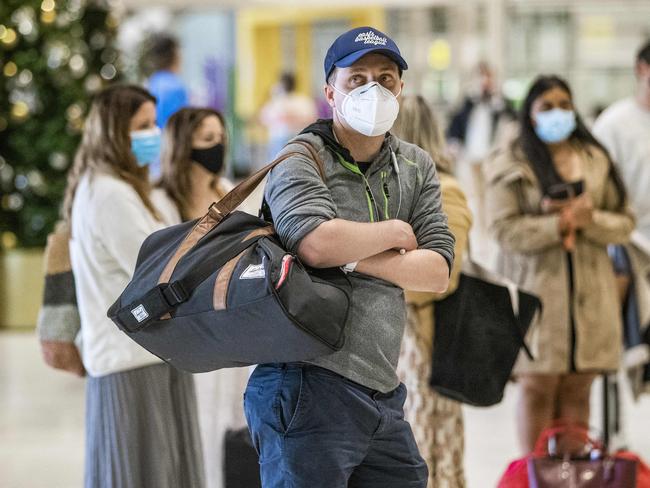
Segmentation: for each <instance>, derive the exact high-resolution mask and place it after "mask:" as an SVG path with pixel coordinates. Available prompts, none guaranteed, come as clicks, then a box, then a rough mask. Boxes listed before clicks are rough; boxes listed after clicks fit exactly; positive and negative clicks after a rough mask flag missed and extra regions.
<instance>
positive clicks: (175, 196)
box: [158, 108, 228, 220]
mask: <svg viewBox="0 0 650 488" xmlns="http://www.w3.org/2000/svg"><path fill="white" fill-rule="evenodd" d="M211 116H214V117H217V119H219V122H221V126H222V127H223V139H222V141H221V142H222V143H223V145H224V147H225V148H226V150H227V149H228V134H227V130H226V120H225V119H224V117H223V115H221V113H220V112H217V111H216V110H213V109H211V108H183V109H180V110H179V111H178V112H176V113H175V114H174V115H172V116H171V117H170V118H169V120H168V121H167V124H166V125H165V130H164V131H163V151H162V155H161V157H160V162H161V166H162V177H161V178H160V181H159V182H158V187H159V188H162V189H163V190H165V192H166V193H167V195H168V196H169V197H170V198H171V199H172V200H173V201H174V203H175V204H176V206H177V207H178V210H179V212H180V214H181V217H182V218H183V219H184V220H185V219H190V218H191V216H190V215H189V211H190V206H191V202H192V199H191V197H192V180H191V179H190V167H191V166H192V164H193V163H192V158H191V156H190V153H191V152H192V135H193V134H194V131H195V130H196V129H197V128H198V127H199V125H201V123H202V122H203V120H205V118H206V117H211ZM222 171H223V170H222ZM220 176H221V175H215V177H214V178H213V180H212V184H211V186H212V189H213V190H214V191H215V192H216V193H219V191H220V190H221V188H220V187H219V180H220ZM220 196H223V195H220Z"/></svg>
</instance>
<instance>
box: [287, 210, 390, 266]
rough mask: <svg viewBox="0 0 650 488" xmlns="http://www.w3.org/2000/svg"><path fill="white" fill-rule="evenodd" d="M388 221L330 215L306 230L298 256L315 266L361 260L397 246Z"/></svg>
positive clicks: (339, 264)
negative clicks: (359, 219)
mask: <svg viewBox="0 0 650 488" xmlns="http://www.w3.org/2000/svg"><path fill="white" fill-rule="evenodd" d="M395 240H396V239H395V232H394V231H393V230H392V227H391V221H384V222H377V223H362V222H352V221H349V220H343V219H333V220H329V221H327V222H324V223H322V224H321V225H319V226H318V227H316V228H315V229H314V230H313V231H311V232H310V233H309V234H307V235H306V236H305V237H304V238H303V239H302V241H301V242H300V245H299V246H298V257H299V258H300V259H301V260H302V261H303V262H304V263H306V264H307V265H309V266H312V267H314V268H330V267H335V266H343V265H344V264H348V263H352V262H355V261H361V260H362V259H365V258H367V257H369V256H374V255H376V254H379V253H382V252H384V251H386V250H387V249H392V248H393V247H396V246H397V244H396V242H395Z"/></svg>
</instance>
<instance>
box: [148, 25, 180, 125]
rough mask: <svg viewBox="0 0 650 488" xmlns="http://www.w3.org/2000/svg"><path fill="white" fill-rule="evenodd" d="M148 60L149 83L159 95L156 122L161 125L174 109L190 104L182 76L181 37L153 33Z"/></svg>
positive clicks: (154, 93)
mask: <svg viewBox="0 0 650 488" xmlns="http://www.w3.org/2000/svg"><path fill="white" fill-rule="evenodd" d="M146 62H147V64H148V65H149V66H150V69H151V70H152V71H153V74H152V75H151V76H150V77H149V80H148V83H147V84H148V87H149V91H150V92H151V93H152V94H153V96H155V97H156V100H157V104H156V111H157V119H156V124H157V125H158V127H160V128H161V129H162V128H163V127H164V126H165V123H166V122H167V119H168V118H169V117H171V115H172V114H173V113H174V112H176V111H177V110H179V109H181V108H183V107H186V106H187V105H188V97H187V90H186V89H185V86H184V85H183V80H182V79H181V77H180V76H179V72H180V68H181V56H180V46H179V44H178V40H177V39H176V38H174V37H172V36H169V35H166V34H159V35H156V36H154V37H152V38H151V40H150V41H149V48H148V50H147V55H146Z"/></svg>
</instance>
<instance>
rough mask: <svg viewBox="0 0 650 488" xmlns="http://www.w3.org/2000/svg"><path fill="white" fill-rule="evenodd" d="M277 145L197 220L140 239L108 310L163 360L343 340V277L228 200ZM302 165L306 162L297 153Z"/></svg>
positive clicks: (224, 361) (229, 362)
mask: <svg viewBox="0 0 650 488" xmlns="http://www.w3.org/2000/svg"><path fill="white" fill-rule="evenodd" d="M300 145H301V146H302V147H303V149H307V152H305V151H293V152H289V153H286V154H285V155H283V156H282V157H280V158H278V159H277V160H275V161H274V162H273V163H271V164H269V165H268V166H266V167H265V168H263V169H261V170H260V171H258V172H257V173H255V174H254V175H252V176H251V177H250V178H248V179H247V180H246V181H244V182H242V183H241V184H239V185H238V186H237V187H236V188H235V189H234V190H232V191H231V192H230V193H229V194H228V195H226V196H225V197H224V198H223V199H222V200H220V201H219V202H217V203H214V204H213V205H212V206H211V207H210V210H209V211H208V213H207V214H206V215H205V216H204V217H203V218H201V219H199V220H198V221H193V222H188V223H184V224H179V225H175V226H172V227H169V228H166V229H162V230H160V231H158V232H155V233H154V234H152V235H151V236H149V237H148V238H147V239H146V240H145V242H144V243H143V245H142V247H141V249H140V254H139V256H138V261H137V265H136V269H135V273H134V276H133V279H132V280H131V282H130V283H129V285H128V286H127V287H126V289H125V290H124V292H123V293H122V295H121V296H120V297H119V298H118V300H117V301H116V302H115V303H114V304H113V305H112V306H111V308H110V309H109V311H108V316H109V317H110V318H111V319H112V320H113V321H114V322H115V324H117V326H118V327H119V328H120V329H122V330H123V331H124V332H125V333H126V334H127V335H128V336H129V337H131V338H132V339H133V340H134V341H135V342H137V343H138V344H140V345H141V346H142V347H144V348H145V349H147V350H148V351H150V352H151V353H153V354H155V355H156V356H158V357H160V358H161V359H163V360H164V361H166V362H168V363H169V364H171V365H173V366H175V367H177V368H179V369H182V370H185V371H189V372H193V373H198V372H205V371H212V370H216V369H220V368H228V367H238V366H246V365H251V364H258V363H267V362H291V361H305V360H309V359H314V358H317V357H320V356H324V355H327V354H331V353H332V352H334V351H337V350H339V349H340V348H341V347H342V346H343V342H344V329H345V324H346V321H347V318H348V310H349V307H350V299H351V286H350V283H349V281H348V279H347V277H346V276H345V274H344V273H343V272H342V271H341V270H340V269H338V268H335V269H308V268H307V267H305V266H304V265H303V264H302V263H301V262H300V261H299V260H298V259H297V257H296V256H295V255H293V254H291V253H288V252H287V251H285V250H284V249H283V248H282V245H281V244H280V242H279V240H278V238H277V236H276V235H275V233H274V230H273V227H272V225H271V224H270V223H269V222H267V221H265V220H263V219H261V218H257V217H254V216H252V215H249V214H247V213H244V212H240V211H234V209H235V208H236V207H237V206H238V205H239V204H240V203H241V202H242V201H243V200H245V199H246V197H248V195H249V194H250V193H251V192H252V191H253V190H254V189H255V188H256V187H257V186H258V185H259V184H260V183H261V181H262V180H263V179H264V177H265V176H266V174H267V173H268V172H269V171H270V170H271V169H272V168H273V167H274V166H275V165H277V164H279V163H281V162H282V161H283V160H285V159H287V158H288V157H291V156H296V155H298V156H300V157H301V158H302V159H306V160H309V161H313V162H315V163H316V165H317V166H318V167H319V170H320V173H321V176H322V175H323V171H322V164H321V163H320V160H319V159H318V156H317V154H316V153H315V151H314V150H313V148H312V147H311V146H310V145H308V144H306V143H304V144H303V143H300ZM305 164H309V163H308V162H307V161H305Z"/></svg>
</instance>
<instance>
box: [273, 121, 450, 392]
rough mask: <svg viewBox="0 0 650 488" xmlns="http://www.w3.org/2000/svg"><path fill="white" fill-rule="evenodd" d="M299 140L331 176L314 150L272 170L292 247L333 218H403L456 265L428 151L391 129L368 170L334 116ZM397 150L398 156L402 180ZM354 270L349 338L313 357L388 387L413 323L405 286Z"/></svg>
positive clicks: (282, 227) (281, 228)
mask: <svg viewBox="0 0 650 488" xmlns="http://www.w3.org/2000/svg"><path fill="white" fill-rule="evenodd" d="M294 140H303V141H305V142H308V143H310V144H311V145H312V146H313V147H314V148H315V149H316V151H317V152H318V155H319V156H320V158H321V160H322V162H323V164H324V169H325V175H326V182H323V180H322V178H321V176H320V174H319V172H318V170H317V169H316V166H315V164H314V163H313V162H312V161H311V160H310V158H309V157H308V156H305V157H304V158H302V157H291V158H289V159H287V160H286V161H284V162H282V163H281V164H279V165H278V166H276V167H275V168H274V169H273V171H272V172H271V174H270V175H269V177H268V180H267V183H266V188H265V197H266V201H267V203H268V205H269V208H270V211H271V215H272V217H273V221H274V225H275V229H276V231H277V233H278V235H279V236H280V239H281V241H282V243H283V244H284V246H285V247H286V248H287V249H288V250H289V251H291V252H296V251H297V249H298V245H299V243H300V241H301V239H302V238H303V237H305V236H306V235H307V234H308V233H309V232H311V231H312V230H314V229H315V228H316V227H318V226H319V225H320V224H322V223H323V222H326V221H328V220H331V219H333V218H341V219H345V220H350V221H355V222H378V221H381V220H387V219H395V218H397V219H401V220H403V221H405V222H408V223H409V224H411V226H412V227H413V231H414V232H415V236H416V238H417V241H418V247H419V248H420V249H430V250H432V251H436V252H438V253H439V254H441V255H442V256H443V257H444V258H445V259H446V260H447V263H448V264H449V269H451V266H452V264H453V259H454V237H453V235H452V234H451V232H450V231H449V228H448V227H447V217H446V216H445V214H444V213H443V212H442V209H441V197H440V182H439V180H438V176H437V174H436V169H435V166H434V164H433V161H432V160H431V157H430V156H429V155H428V154H427V153H426V152H425V151H424V150H422V149H420V148H419V147H417V146H415V145H413V144H408V143H406V142H404V141H401V140H399V139H398V138H396V137H394V136H392V135H390V134H388V135H387V136H386V140H385V141H384V144H383V146H382V148H381V151H380V152H379V154H378V156H377V157H376V158H375V159H374V160H373V161H372V162H371V164H370V166H369V168H368V170H367V171H366V173H365V175H364V174H363V173H362V172H361V171H360V170H359V168H358V166H357V164H356V163H355V162H354V161H353V159H352V157H351V156H350V153H349V151H347V150H346V149H345V148H343V147H342V146H341V145H339V144H338V143H337V142H336V141H335V140H334V137H333V132H332V122H331V120H329V121H326V120H321V121H318V122H317V123H316V124H313V125H312V126H310V127H308V128H307V129H305V130H304V131H303V132H302V133H301V134H300V135H299V136H297V137H296V138H295V139H294ZM285 151H300V152H303V153H305V154H307V151H306V149H304V148H303V149H302V150H301V146H300V145H293V146H292V145H291V143H289V144H288V145H287V147H286V148H285V149H284V150H283V152H285ZM391 151H392V152H394V154H395V156H396V158H397V164H398V167H399V170H400V171H399V181H398V177H397V176H398V175H397V173H396V171H395V168H394V165H393V161H392V155H391ZM281 154H282V153H281ZM398 210H399V212H398ZM349 277H350V280H351V282H352V289H353V292H352V306H351V311H350V318H349V321H348V328H347V330H346V341H345V345H344V346H343V349H341V350H340V351H338V352H335V353H333V354H331V355H328V356H325V357H322V358H318V359H315V360H314V361H311V362H312V363H313V364H315V365H317V366H321V367H323V368H326V369H329V370H331V371H334V372H336V373H338V374H340V375H342V376H344V377H346V378H348V379H350V380H352V381H355V382H357V383H360V384H362V385H364V386H366V387H368V388H372V389H374V390H379V391H381V392H384V393H387V392H389V391H391V390H393V389H395V388H396V387H397V386H398V385H399V380H398V378H397V374H396V372H395V369H396V367H397V359H398V357H399V352H400V346H401V341H402V335H403V332H404V325H405V323H406V304H405V301H404V292H403V290H402V289H401V288H399V287H397V286H395V285H393V284H391V283H388V282H386V281H384V280H381V279H377V278H373V277H370V276H366V275H363V274H360V273H351V274H350V275H349Z"/></svg>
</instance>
